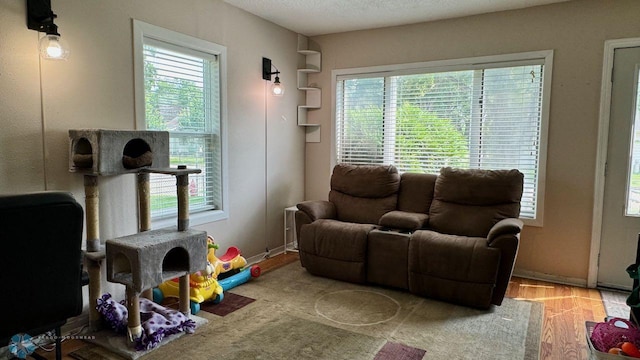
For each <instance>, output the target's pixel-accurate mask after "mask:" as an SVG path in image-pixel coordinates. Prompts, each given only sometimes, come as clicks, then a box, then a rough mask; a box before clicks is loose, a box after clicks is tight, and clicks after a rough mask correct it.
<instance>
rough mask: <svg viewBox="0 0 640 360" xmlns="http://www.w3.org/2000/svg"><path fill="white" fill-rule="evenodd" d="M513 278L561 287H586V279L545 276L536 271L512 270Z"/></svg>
mask: <svg viewBox="0 0 640 360" xmlns="http://www.w3.org/2000/svg"><path fill="white" fill-rule="evenodd" d="M513 276H517V277H521V278H525V279H531V280H540V281H548V282H552V283H556V284H562V285H571V286H579V287H587V280H586V279H579V278H572V277H566V276H558V275H553V274H546V273H541V272H537V271H530V270H514V271H513Z"/></svg>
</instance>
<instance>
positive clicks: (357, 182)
mask: <svg viewBox="0 0 640 360" xmlns="http://www.w3.org/2000/svg"><path fill="white" fill-rule="evenodd" d="M399 186H400V175H399V174H398V170H397V169H396V168H395V167H394V166H393V165H380V166H378V165H346V164H338V165H336V166H335V167H334V168H333V174H332V175H331V191H330V192H329V201H330V202H332V203H333V204H334V205H335V208H336V218H337V219H338V220H341V221H348V222H355V223H362V224H377V223H378V220H379V219H380V217H381V216H382V215H384V214H385V213H387V212H389V211H392V210H395V209H396V204H397V202H398V188H399Z"/></svg>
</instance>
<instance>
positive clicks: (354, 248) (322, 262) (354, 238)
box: [298, 219, 376, 283]
mask: <svg viewBox="0 0 640 360" xmlns="http://www.w3.org/2000/svg"><path fill="white" fill-rule="evenodd" d="M375 228H376V226H375V225H371V224H355V223H349V222H343V221H337V220H330V219H320V220H316V221H314V222H313V223H311V224H308V225H305V226H303V227H302V229H301V232H300V239H299V243H298V247H299V251H300V261H301V263H302V266H304V267H305V268H306V269H307V271H309V272H310V273H311V274H314V275H321V276H326V277H329V278H333V279H337V280H344V281H350V282H355V283H364V282H365V281H366V256H367V236H368V234H369V232H370V231H371V230H374V229H375Z"/></svg>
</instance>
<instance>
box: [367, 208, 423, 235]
mask: <svg viewBox="0 0 640 360" xmlns="http://www.w3.org/2000/svg"><path fill="white" fill-rule="evenodd" d="M428 222H429V215H427V214H423V213H415V212H407V211H398V210H394V211H389V212H388V213H386V214H384V215H382V217H381V218H380V221H379V222H378V225H380V226H383V227H385V228H391V229H401V230H410V231H415V230H418V229H423V228H425V227H426V226H427V223H428Z"/></svg>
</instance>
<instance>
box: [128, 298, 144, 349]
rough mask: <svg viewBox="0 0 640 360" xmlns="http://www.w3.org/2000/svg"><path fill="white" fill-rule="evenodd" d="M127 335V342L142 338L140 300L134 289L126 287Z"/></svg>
mask: <svg viewBox="0 0 640 360" xmlns="http://www.w3.org/2000/svg"><path fill="white" fill-rule="evenodd" d="M126 293H127V311H128V313H129V314H128V318H127V333H128V335H129V341H132V342H133V341H134V340H135V339H138V338H140V336H142V325H141V324H140V299H139V298H138V294H137V293H136V291H135V290H134V289H132V288H131V287H129V286H127V290H126Z"/></svg>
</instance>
